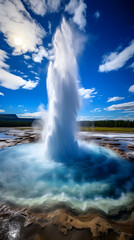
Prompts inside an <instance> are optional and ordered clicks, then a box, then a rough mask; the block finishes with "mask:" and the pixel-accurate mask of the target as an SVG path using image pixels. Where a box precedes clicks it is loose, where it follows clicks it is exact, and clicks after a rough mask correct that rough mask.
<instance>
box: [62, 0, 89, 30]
mask: <svg viewBox="0 0 134 240" xmlns="http://www.w3.org/2000/svg"><path fill="white" fill-rule="evenodd" d="M86 8H87V5H86V4H85V3H84V1H83V0H70V2H69V4H68V5H66V6H65V11H66V12H68V13H69V14H70V15H73V18H72V19H73V21H74V23H76V24H77V25H78V26H79V28H80V30H84V29H85V26H86Z"/></svg>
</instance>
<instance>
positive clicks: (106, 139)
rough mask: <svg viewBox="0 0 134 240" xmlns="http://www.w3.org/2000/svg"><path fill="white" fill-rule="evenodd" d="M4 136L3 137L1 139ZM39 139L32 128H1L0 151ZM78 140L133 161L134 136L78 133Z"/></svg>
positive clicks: (36, 131) (38, 135) (38, 134)
mask: <svg viewBox="0 0 134 240" xmlns="http://www.w3.org/2000/svg"><path fill="white" fill-rule="evenodd" d="M3 136H4V137H3ZM40 137H41V134H40V131H39V130H37V129H36V130H33V129H32V128H31V129H30V128H28V129H27V128H26V129H21V128H15V129H11V128H5V129H3V128H1V129H0V149H2V148H6V147H11V146H15V145H18V144H24V143H32V142H37V141H38V140H39V139H40ZM78 138H80V139H82V140H85V141H87V142H90V141H93V142H95V143H96V144H98V145H100V146H104V147H107V148H110V149H112V150H113V151H115V152H117V153H118V154H120V155H121V156H122V157H123V158H126V159H128V160H131V161H134V134H133V133H132V134H131V133H129V134H127V133H124V134H117V133H115V134H113V133H112V134H111V133H105V134H104V133H93V132H80V133H79V135H78Z"/></svg>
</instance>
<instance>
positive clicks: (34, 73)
mask: <svg viewBox="0 0 134 240" xmlns="http://www.w3.org/2000/svg"><path fill="white" fill-rule="evenodd" d="M30 72H31V73H32V74H35V75H38V73H37V72H34V71H30Z"/></svg>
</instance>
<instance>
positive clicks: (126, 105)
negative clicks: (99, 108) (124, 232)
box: [104, 102, 134, 111]
mask: <svg viewBox="0 0 134 240" xmlns="http://www.w3.org/2000/svg"><path fill="white" fill-rule="evenodd" d="M104 110H107V111H116V110H134V102H127V103H121V104H115V105H111V106H110V107H107V108H105V109H104Z"/></svg>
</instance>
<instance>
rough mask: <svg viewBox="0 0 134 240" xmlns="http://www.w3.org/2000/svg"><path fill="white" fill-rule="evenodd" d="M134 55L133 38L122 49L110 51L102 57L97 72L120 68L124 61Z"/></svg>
mask: <svg viewBox="0 0 134 240" xmlns="http://www.w3.org/2000/svg"><path fill="white" fill-rule="evenodd" d="M133 55H134V40H133V41H131V42H130V44H129V46H128V47H126V48H125V49H123V50H122V51H120V52H119V51H115V52H111V53H110V54H108V55H105V56H104V57H103V61H102V64H101V65H100V66H99V72H109V71H113V70H118V69H120V68H122V67H123V66H124V65H125V64H126V62H127V61H128V60H129V59H130V58H132V57H133Z"/></svg>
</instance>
